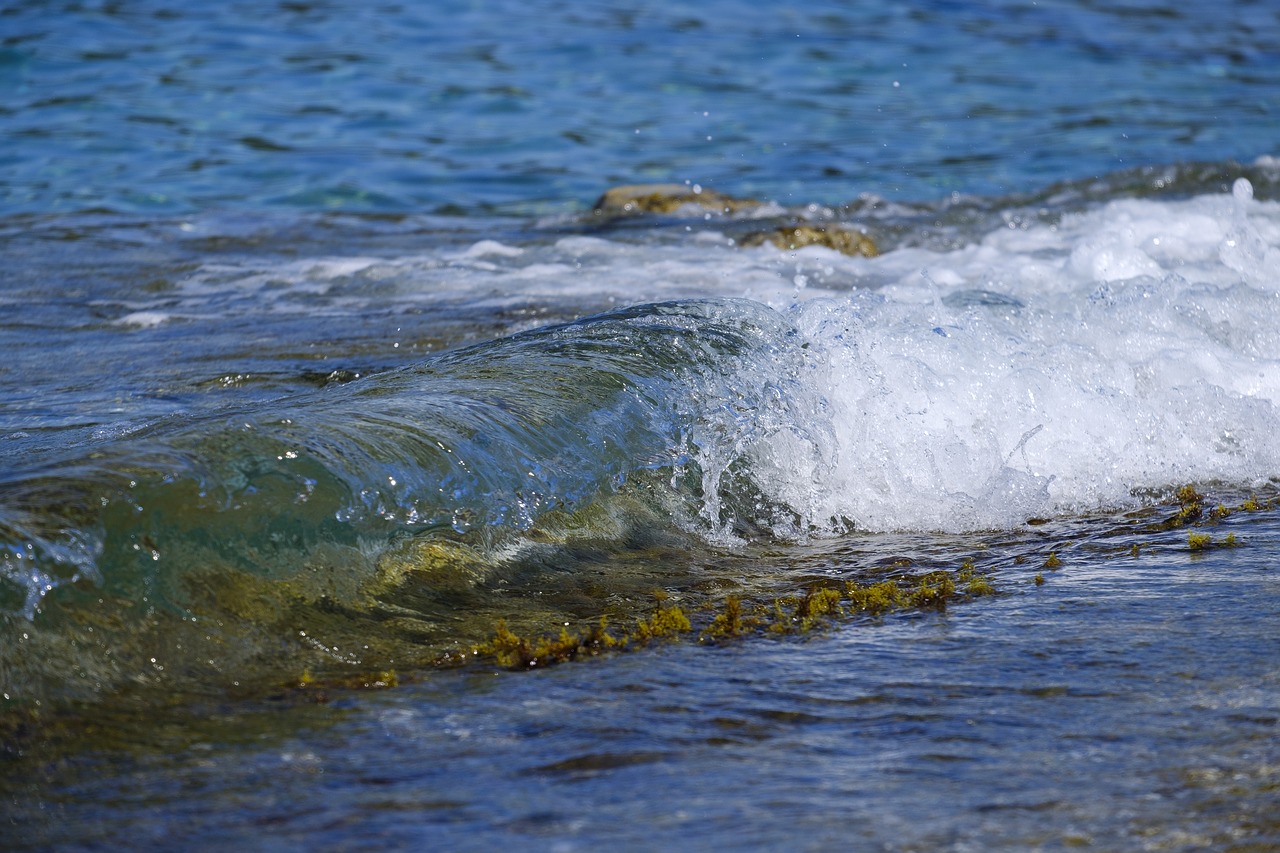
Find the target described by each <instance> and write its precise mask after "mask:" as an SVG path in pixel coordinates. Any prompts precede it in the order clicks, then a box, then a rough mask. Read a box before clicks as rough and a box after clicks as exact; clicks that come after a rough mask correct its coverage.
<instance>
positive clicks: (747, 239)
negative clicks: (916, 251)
mask: <svg viewBox="0 0 1280 853" xmlns="http://www.w3.org/2000/svg"><path fill="white" fill-rule="evenodd" d="M766 242H768V243H772V244H773V245H775V246H777V247H778V248H779V249H784V250H790V249H803V248H804V247H805V246H825V247H826V248H828V249H834V250H835V251H837V252H840V253H841V254H845V255H851V256H853V257H864V258H874V257H875V256H876V255H878V254H880V251H879V249H877V248H876V244H875V241H874V240H872V239H871V238H870V237H868V236H867V235H866V234H863V233H862V232H861V231H855V230H854V229H852V228H845V227H842V226H839V225H810V224H804V225H785V226H783V227H781V228H775V229H773V230H772V231H757V232H755V233H753V234H747V235H746V236H744V237H742V238H741V239H739V241H738V243H739V245H742V246H760V245H763V244H764V243H766Z"/></svg>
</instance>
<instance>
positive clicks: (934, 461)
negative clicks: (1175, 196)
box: [138, 180, 1280, 532]
mask: <svg viewBox="0 0 1280 853" xmlns="http://www.w3.org/2000/svg"><path fill="white" fill-rule="evenodd" d="M699 217H701V213H699ZM1046 222H1048V220H1046ZM699 224H700V225H701V226H705V223H699ZM668 235H669V232H668ZM625 237H626V239H625V240H624V239H623V238H622V237H617V236H612V237H610V238H609V239H605V238H601V237H594V236H569V237H563V238H560V239H558V240H555V241H554V242H549V243H546V244H543V245H530V246H509V245H504V244H502V243H499V242H496V241H493V240H484V241H481V242H479V243H476V244H475V245H472V246H470V247H469V248H465V249H461V250H452V251H447V252H439V253H435V254H424V255H421V256H416V257H407V258H398V259H390V260H388V259H375V258H332V259H316V260H314V261H304V262H297V263H294V264H291V265H289V266H287V267H275V268H272V269H266V270H246V269H237V268H234V267H228V266H220V267H218V268H216V269H214V268H205V269H204V270H202V271H200V272H198V273H197V274H195V275H194V276H192V277H191V278H190V279H189V280H187V281H186V282H185V283H184V285H182V286H181V288H180V290H181V292H182V297H183V298H182V299H180V300H179V304H178V305H177V307H171V308H170V310H172V311H174V312H175V315H181V314H183V313H187V314H188V315H198V314H200V313H201V312H202V311H203V310H218V311H226V310H234V306H231V305H229V303H228V302H227V301H226V300H225V299H223V298H222V296H220V295H219V294H225V293H226V289H227V287H228V286H229V285H230V286H231V287H233V288H234V289H235V290H236V292H237V293H238V294H240V295H241V296H244V295H246V294H247V293H250V292H252V293H255V294H256V297H255V298H251V299H250V300H249V301H248V303H247V304H250V305H252V306H253V310H258V311H262V310H266V311H272V310H281V311H294V310H298V309H297V305H296V299H297V297H298V296H299V295H300V294H307V295H309V296H311V297H319V298H320V299H321V300H322V301H331V302H332V304H333V307H334V309H335V310H343V311H349V310H352V307H353V303H355V302H359V301H361V300H366V299H377V300H382V301H383V302H385V303H386V304H388V305H402V304H403V305H414V306H416V307H418V308H427V309H430V308H431V307H432V306H438V305H444V304H451V305H458V304H468V305H471V306H497V307H501V306H505V305H515V304H520V303H527V302H530V301H534V302H536V301H538V300H556V301H557V302H558V303H559V304H565V303H568V304H578V305H582V306H586V307H589V308H591V310H598V308H600V307H604V306H607V305H608V304H617V305H622V304H632V303H638V302H646V301H657V300H665V299H675V298H688V297H704V298H706V297H710V298H716V297H745V298H748V299H752V300H755V301H758V302H762V303H765V304H767V305H769V306H771V307H773V308H774V309H776V310H779V311H781V312H783V313H784V314H785V315H786V316H787V318H788V319H789V320H790V321H791V322H792V323H793V324H794V325H795V326H796V327H797V328H798V329H799V330H800V332H801V333H802V335H803V336H805V338H807V340H808V342H809V347H808V352H809V353H810V354H811V356H812V359H811V367H810V368H809V372H808V375H806V376H803V377H800V379H801V384H800V391H799V393H804V394H808V395H811V397H812V399H810V400H808V401H805V405H801V406H799V407H798V409H797V410H800V411H812V410H813V409H814V407H815V406H816V407H817V409H818V410H819V411H822V412H824V413H825V415H824V416H825V417H826V418H828V419H829V423H828V424H822V425H820V427H821V428H820V429H817V430H814V429H811V428H810V427H811V426H813V425H808V424H806V425H801V426H802V427H803V428H801V429H797V430H795V431H791V430H786V429H783V430H781V431H775V432H774V433H773V434H772V437H768V438H765V439H763V440H762V441H761V442H760V443H758V444H757V445H756V446H755V448H754V449H752V450H751V451H750V454H751V455H752V456H753V459H754V471H755V477H756V479H757V480H758V482H759V484H760V485H761V486H762V487H763V489H764V492H765V494H766V495H767V496H769V497H771V498H773V499H775V500H779V501H781V502H784V503H785V504H787V505H789V506H790V507H792V508H793V509H794V510H795V511H796V512H797V513H798V514H799V516H800V518H801V520H802V522H806V523H808V524H810V525H814V526H816V528H817V529H819V530H821V529H823V528H826V527H828V526H829V525H830V523H831V520H832V519H847V520H849V521H852V522H853V523H854V524H855V525H856V526H857V527H859V528H861V529H872V530H886V529H914V530H921V529H923V530H966V529H976V528H987V527H1005V526H1009V525H1016V524H1020V523H1022V522H1023V521H1025V520H1026V519H1027V518H1028V517H1032V516H1041V515H1050V514H1054V513H1060V512H1076V511H1081V510H1089V509H1092V508H1100V507H1106V508H1116V507H1123V506H1127V505H1132V504H1135V503H1138V502H1139V500H1140V497H1138V496H1137V495H1139V494H1143V493H1150V492H1151V491H1152V490H1155V491H1157V492H1158V491H1159V490H1164V489H1168V488H1169V487H1174V486H1177V485H1178V484H1182V483H1187V482H1206V481H1211V480H1224V481H1229V482H1230V483H1232V484H1234V485H1238V486H1243V487H1246V488H1247V487H1249V485H1250V484H1253V483H1257V482H1260V481H1263V480H1265V479H1267V478H1269V477H1273V476H1278V475H1280V443H1278V442H1276V441H1275V438H1274V437H1275V436H1276V435H1277V434H1280V408H1278V407H1277V404H1278V403H1280V295H1278V291H1280V204H1277V203H1274V202H1258V201H1254V200H1253V198H1252V189H1251V188H1250V187H1249V185H1248V182H1247V181H1243V180H1241V181H1239V182H1237V185H1236V187H1235V188H1234V192H1233V193H1232V194H1222V195H1214V196H1201V197H1198V198H1194V199H1190V200H1186V201H1141V200H1119V201H1113V202H1110V203H1108V204H1106V205H1105V206H1102V207H1099V208H1096V209H1094V210H1091V211H1089V212H1086V213H1082V214H1068V215H1064V216H1063V217H1062V218H1061V219H1060V221H1057V222H1056V223H1055V224H1046V223H1031V224H1027V223H1023V222H1020V221H1018V220H1014V219H1010V222H1009V225H1008V227H1006V228H1002V229H1000V230H998V231H995V232H993V233H990V234H987V235H986V236H984V237H982V238H981V239H978V240H977V241H975V242H971V243H969V244H968V245H964V246H962V247H961V248H958V249H955V250H952V251H930V250H927V249H922V248H904V249H899V250H895V251H890V252H888V253H886V254H884V255H882V256H880V257H878V258H873V259H867V258H849V257H845V256H843V255H839V254H837V253H835V252H832V251H829V250H826V249H822V248H806V249H803V250H801V251H795V252H783V251H778V250H777V249H774V248H772V247H771V246H767V245H766V246H762V247H759V248H752V249H742V248H739V247H737V246H735V245H733V240H732V239H731V238H730V237H728V236H726V235H725V234H724V233H721V232H719V231H715V230H710V231H707V230H702V231H690V233H688V234H687V235H686V239H682V240H681V239H676V240H671V239H669V238H668V239H666V240H665V242H661V243H656V242H654V241H652V240H651V239H650V240H647V241H646V240H645V239H644V235H643V234H642V235H641V239H637V237H636V235H635V234H630V235H625ZM374 282H376V283H378V285H379V286H378V287H377V288H370V287H367V285H369V284H370V283H374ZM277 294H278V295H280V296H288V297H290V298H281V299H277V298H276V295H277ZM215 303H216V307H215ZM171 306H172V303H171ZM320 308H321V306H317V305H315V304H314V303H312V304H310V305H309V310H317V309H320ZM138 310H139V311H147V310H149V308H148V306H138ZM146 316H147V319H148V322H156V318H155V317H154V316H153V315H150V314H148V315H146ZM538 322H539V321H538V320H537V319H536V317H531V318H530V319H529V320H528V321H527V322H524V323H523V325H522V323H521V321H519V320H516V321H514V322H513V325H512V326H511V329H510V330H511V331H516V330H518V329H520V328H524V327H527V326H533V325H537V324H538ZM766 381H769V379H768V378H764V377H762V384H763V383H764V382H766ZM793 387H794V386H793ZM799 435H804V436H806V438H804V439H800V438H798V437H797V436H799ZM814 435H818V436H822V438H820V439H819V441H820V442H821V444H822V445H823V446H814V444H813V443H812V442H813V439H812V436H814ZM708 461H710V462H711V463H712V465H713V467H714V465H715V464H716V463H717V462H718V461H719V460H704V463H705V462H708ZM779 532H785V531H779Z"/></svg>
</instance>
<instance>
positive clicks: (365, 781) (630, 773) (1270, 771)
mask: <svg viewBox="0 0 1280 853" xmlns="http://www.w3.org/2000/svg"><path fill="white" fill-rule="evenodd" d="M1113 523H1114V522H1113ZM1098 527H1099V523H1096V522H1095V523H1094V524H1090V525H1082V526H1078V527H1077V528H1076V529H1074V530H1067V529H1064V528H1062V527H1058V528H1051V529H1050V530H1049V531H1047V532H1048V534H1049V537H1050V538H1051V539H1056V537H1069V539H1068V540H1067V541H1062V540H1057V542H1058V544H1059V546H1065V547H1063V548H1062V550H1061V551H1060V553H1061V554H1062V558H1063V565H1062V567H1061V568H1059V569H1057V570H1056V571H1051V570H1039V569H1038V564H1037V565H1033V564H1031V563H1030V562H1028V563H1026V564H1025V565H1024V566H1016V565H1012V564H1010V557H1009V555H1010V554H1012V553H1017V552H1018V550H1019V549H1017V548H1016V547H1014V548H1011V547H1008V546H1007V545H1006V546H1004V547H1001V546H1000V545H999V544H996V543H991V544H992V545H993V547H991V548H989V549H983V548H978V549H977V550H971V551H970V553H976V554H977V555H978V561H979V563H981V564H984V565H986V564H990V563H995V564H997V565H1000V564H1001V563H1003V564H1004V568H1003V569H999V570H997V573H996V578H997V583H998V585H999V586H1000V587H1001V589H1002V590H1004V592H1003V593H1002V594H1000V595H998V596H996V597H985V598H981V599H977V600H975V601H973V602H970V603H968V604H964V605H959V606H955V607H953V608H951V609H949V610H947V611H946V612H945V613H938V612H915V613H902V614H891V615H888V616H885V617H883V618H874V619H858V620H854V621H851V622H845V623H843V624H839V625H837V626H836V627H834V628H831V629H829V630H821V631H818V632H815V633H813V634H810V635H806V636H804V637H802V638H790V639H765V638H763V637H756V638H755V639H749V640H746V641H730V642H727V643H723V644H719V645H710V646H708V645H699V644H696V643H693V642H689V641H685V642H682V643H679V644H676V645H663V646H660V647H655V648H651V649H648V650H645V651H642V652H639V653H636V654H630V655H623V656H620V657H612V658H602V659H597V660H588V661H584V662H581V663H578V664H571V665H565V666H562V667H558V668H553V669H551V670H549V671H546V672H531V673H511V672H501V671H492V670H490V669H488V668H486V667H480V668H471V669H467V670H464V671H453V672H445V673H437V674H435V675H429V676H425V677H423V678H421V680H418V681H415V682H414V683H412V684H406V685H402V686H401V687H399V688H397V689H394V690H388V691H383V692H380V693H360V694H353V693H350V692H346V691H334V692H331V693H330V694H328V696H327V701H324V702H322V703H321V704H318V705H316V704H310V703H309V702H307V701H306V700H305V699H299V698H297V697H296V696H295V697H293V698H291V699H289V698H286V697H285V696H283V695H281V696H278V697H276V698H275V699H274V700H267V701H264V700H256V701H242V702H228V701H223V702H219V703H209V704H207V705H203V706H197V707H196V708H194V709H178V710H170V711H161V712H159V714H158V715H157V714H156V712H154V711H151V712H146V714H145V718H132V717H131V716H130V715H128V714H125V715H121V716H120V717H117V718H116V719H115V720H112V721H110V722H106V723H104V724H103V731H100V732H97V733H90V734H80V735H73V736H72V742H79V743H84V744H85V747H84V748H83V749H77V750H74V751H73V752H71V753H70V754H65V753H63V752H62V751H61V750H55V751H54V753H53V755H54V756H56V757H51V756H48V755H46V754H43V753H42V750H41V749H39V748H37V749H35V750H33V751H32V753H31V755H30V756H28V757H25V758H23V759H22V760H19V761H16V762H11V763H10V768H11V769H12V770H14V771H18V772H16V773H11V774H10V775H9V777H8V781H7V782H6V785H5V787H6V789H7V793H8V796H9V799H8V803H9V804H10V806H11V807H13V809H12V811H11V817H10V819H11V821H13V824H12V825H13V826H14V828H15V829H16V830H17V833H18V835H17V837H20V838H24V839H27V840H28V841H31V842H33V843H36V844H51V845H55V846H57V845H61V844H65V843H73V844H74V843H77V842H79V843H86V842H90V840H92V843H97V844H106V845H108V846H110V845H113V844H115V843H124V842H126V841H127V842H128V843H130V844H132V845H135V846H138V847H140V848H142V849H150V848H153V847H154V848H159V849H167V848H171V847H173V846H175V845H178V846H187V845H190V844H196V845H198V846H212V847H222V846H228V845H234V844H244V843H248V844H253V845H257V844H259V843H261V842H262V839H263V838H264V837H265V838H269V839H271V843H272V844H273V845H276V846H281V847H285V848H288V847H293V846H307V847H315V846H319V847H320V848H322V849H328V848H331V847H333V848H336V847H351V846H355V847H385V846H395V847H420V846H424V845H426V846H433V847H443V848H447V849H462V850H471V849H475V850H482V849H492V848H493V847H494V846H497V845H502V844H512V843H514V844H519V845H521V846H528V847H530V848H533V849H557V850H559V849H580V848H581V849H589V848H592V847H596V846H599V845H600V844H611V845H616V846H619V847H620V848H622V849H652V848H654V847H657V846H669V845H680V844H689V843H695V844H697V845H699V846H701V845H726V846H730V847H733V848H735V849H777V848H778V847H780V846H785V847H789V848H790V847H794V848H797V849H836V848H841V849H848V848H849V847H853V848H855V849H877V850H927V849H954V850H967V849H1045V850H1055V849H1077V848H1081V847H1083V848H1086V849H1089V848H1098V849H1147V850H1201V849H1256V850H1260V849H1267V848H1269V847H1270V846H1273V845H1274V844H1276V843H1277V842H1280V824H1277V823H1276V819H1275V809H1274V805H1275V797H1276V785H1277V782H1278V781H1280V780H1278V779H1277V766H1278V761H1277V759H1280V754H1278V753H1277V746H1276V739H1275V730H1276V725H1277V720H1278V719H1280V714H1278V713H1277V712H1278V711H1280V703H1277V698H1278V697H1280V692H1278V691H1280V684H1277V672H1276V668H1275V660H1276V654H1277V652H1278V651H1280V648H1278V645H1277V643H1278V641H1277V637H1280V625H1278V624H1277V614H1276V608H1275V606H1274V601H1275V595H1276V593H1277V587H1276V584H1277V582H1278V580H1277V574H1276V570H1275V568H1274V561H1273V560H1272V559H1270V557H1269V556H1268V554H1269V553H1270V549H1271V548H1273V547H1274V544H1273V543H1274V542H1275V539H1276V537H1277V535H1280V531H1278V528H1277V525H1276V520H1275V516H1274V511H1273V512H1271V513H1260V514H1239V515H1235V516H1232V517H1231V518H1228V519H1226V520H1225V521H1224V522H1222V524H1221V525H1219V526H1217V527H1215V528H1214V531H1213V535H1214V536H1215V538H1216V539H1217V540H1218V541H1222V539H1223V538H1224V536H1225V535H1226V534H1227V533H1228V532H1230V533H1235V534H1236V535H1237V536H1238V537H1239V538H1240V540H1241V541H1243V542H1244V543H1245V544H1244V545H1243V546H1242V547H1238V548H1230V549H1217V550H1209V551H1205V552H1197V553H1190V552H1188V551H1187V548H1186V537H1185V532H1184V531H1177V532H1173V533H1165V534H1163V535H1161V534H1156V535H1154V536H1152V535H1142V536H1140V535H1138V534H1137V533H1136V532H1131V533H1130V534H1129V535H1126V536H1121V537H1114V536H1113V537H1110V538H1109V539H1108V540H1107V541H1105V543H1103V542H1099V541H1098V540H1097V539H1096V538H1095V539H1092V540H1091V539H1090V538H1088V536H1087V535H1086V536H1082V535H1081V534H1085V533H1087V532H1088V531H1090V530H1093V531H1095V532H1096V531H1097V528H1098ZM1138 541H1141V542H1142V548H1141V549H1140V554H1139V556H1136V557H1134V556H1130V555H1129V553H1128V551H1129V547H1130V545H1131V543H1135V542H1138ZM894 544H897V545H902V543H894ZM969 544H970V545H971V546H977V545H979V542H978V541H976V538H975V541H972V542H970V543H969ZM889 545H890V543H887V542H881V543H879V544H876V543H864V544H863V547H864V548H866V549H867V551H868V552H869V553H863V554H861V555H856V556H855V555H854V554H849V553H847V554H846V555H845V556H844V559H843V560H842V561H840V563H839V566H840V568H842V569H843V570H845V571H851V570H854V569H855V567H861V568H863V569H865V568H866V565H867V563H868V562H869V560H868V558H869V557H870V556H872V555H875V554H876V553H877V552H879V554H880V555H884V554H886V553H896V554H897V555H899V556H901V555H902V554H903V552H902V551H892V552H891V551H890V550H889V548H888V547H886V546H889ZM1100 546H1102V547H1100ZM1025 550H1026V549H1025V548H1024V549H1023V552H1024V553H1025ZM1104 551H1105V553H1104ZM1112 555H1115V556H1112ZM1037 572H1039V573H1041V574H1042V575H1043V576H1047V579H1046V581H1045V583H1044V584H1043V585H1039V586H1037V585H1036V584H1034V583H1033V582H1032V578H1033V575H1034V574H1036V573H1037ZM137 713H139V716H140V717H141V716H142V714H141V712H137ZM103 738H109V739H110V742H112V743H114V744H115V746H114V748H111V749H108V750H106V751H102V747H101V746H95V745H94V743H95V741H97V740H101V739H103ZM63 749H65V745H64V746H63ZM104 774H105V775H104ZM266 780H270V782H269V784H264V783H266Z"/></svg>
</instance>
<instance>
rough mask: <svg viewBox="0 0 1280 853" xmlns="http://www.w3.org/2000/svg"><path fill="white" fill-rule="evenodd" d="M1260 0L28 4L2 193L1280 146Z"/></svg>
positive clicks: (303, 198)
mask: <svg viewBox="0 0 1280 853" xmlns="http://www.w3.org/2000/svg"><path fill="white" fill-rule="evenodd" d="M1276 26H1277V23H1276V11H1275V9H1274V7H1272V6H1271V5H1270V4H1268V3H1251V2H1231V3H1226V4H1216V5H1214V4H1161V3H1137V2H1135V3H1129V2H1123V3H1121V2H1117V3H1100V4H1088V5H1081V4H1077V3H1059V2H1039V3H1036V2H1007V3H1005V2H1000V3H945V2H940V3H903V4H891V5H886V4H881V3H814V4H806V5H804V6H788V5H760V4H754V3H735V2H715V3H710V4H699V5H698V7H697V8H688V7H686V6H681V5H679V4H668V3H642V4H583V3H563V4H562V3H523V2H479V3H453V4H449V5H448V6H443V5H440V4H435V3H403V4H392V5H388V6H380V5H374V6H369V5H359V4H344V3H282V4H273V5H270V6H266V7H263V6H261V5H260V4H248V5H243V4H216V5H214V6H209V7H200V8H192V7H185V6H184V7H173V6H170V5H166V4H159V3H156V4H152V3H138V4H127V5H123V6H122V5H119V4H111V3H103V4H93V3H88V4H79V3H77V4H74V5H70V6H57V5H49V4H43V3H32V4H15V5H12V6H10V7H9V8H7V9H6V11H5V15H4V28H3V29H4V44H3V53H0V75H2V76H0V85H2V86H3V91H4V99H3V102H2V103H3V119H4V135H5V140H6V142H5V146H4V148H5V151H4V155H3V157H4V159H3V173H0V198H3V200H4V205H5V207H6V209H8V210H9V211H10V212H12V213H18V212H21V213H28V214H37V215H44V214H50V213H64V212H74V211H81V210H85V209H102V210H111V211H116V212H121V213H137V214H141V215H153V216H155V215H167V214H173V213H190V212H207V211H209V210H210V209H227V208H230V209H236V210H243V209H249V210H260V209H262V208H271V209H286V210H298V211H307V210H326V209H335V208H337V209H342V210H359V211H386V212H399V213H409V212H450V213H451V212H463V213H477V212H503V213H516V214H520V215H527V214H536V213H540V212H544V211H548V210H551V211H556V210H572V209H579V208H581V207H582V206H584V205H586V204H589V203H590V202H591V201H592V200H593V199H594V198H595V196H596V195H597V194H598V193H599V192H600V191H601V189H602V188H603V187H606V186H609V185H612V184H618V183H640V182H655V181H686V180H688V181H696V182H701V183H703V184H708V185H712V186H716V187H719V188H721V189H723V190H732V191H735V192H738V193H741V194H744V195H763V196H767V197H769V198H774V199H778V200H782V201H789V202H792V203H803V204H807V203H811V202H818V203H826V204H835V203H840V202H845V201H849V200H851V199H853V198H856V197H857V196H858V195H859V194H860V193H864V192H870V193H876V194H880V195H884V196H891V197H906V198H915V199H932V198H937V197H940V196H942V195H945V194H947V193H950V192H961V193H981V194H985V195H991V194H1001V193H1008V192H1014V191H1020V190H1028V189H1037V188H1039V187H1042V186H1044V185H1047V184H1050V183H1053V182H1056V181H1064V180H1073V179H1080V178H1087V177H1093V176H1101V175H1105V174H1108V173H1111V172H1114V171H1117V170H1120V169H1125V168H1130V167H1136V166H1145V165H1152V164H1168V163H1176V162H1184V161H1223V160H1230V159H1235V160H1239V161H1242V162H1248V161H1249V160H1252V159H1253V158H1254V157H1257V156H1258V155H1260V154H1268V153H1271V147H1272V146H1273V145H1274V139H1275V137H1274V128H1275V121H1276V118H1275V116H1276V110H1277V108H1278V107H1280V104H1278V103H1277V97H1278V96H1277V91H1280V79H1278V77H1280V70H1277V69H1280V62H1277V54H1276V43H1277V42H1276V39H1275V33H1276Z"/></svg>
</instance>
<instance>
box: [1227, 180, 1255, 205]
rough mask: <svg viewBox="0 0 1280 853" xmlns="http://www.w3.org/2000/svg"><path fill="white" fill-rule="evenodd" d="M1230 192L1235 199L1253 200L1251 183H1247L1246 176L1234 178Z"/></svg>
mask: <svg viewBox="0 0 1280 853" xmlns="http://www.w3.org/2000/svg"><path fill="white" fill-rule="evenodd" d="M1231 194H1232V195H1233V196H1235V197H1236V201H1253V184H1251V183H1249V179H1248V178H1236V182H1235V183H1234V184H1232V185H1231Z"/></svg>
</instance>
